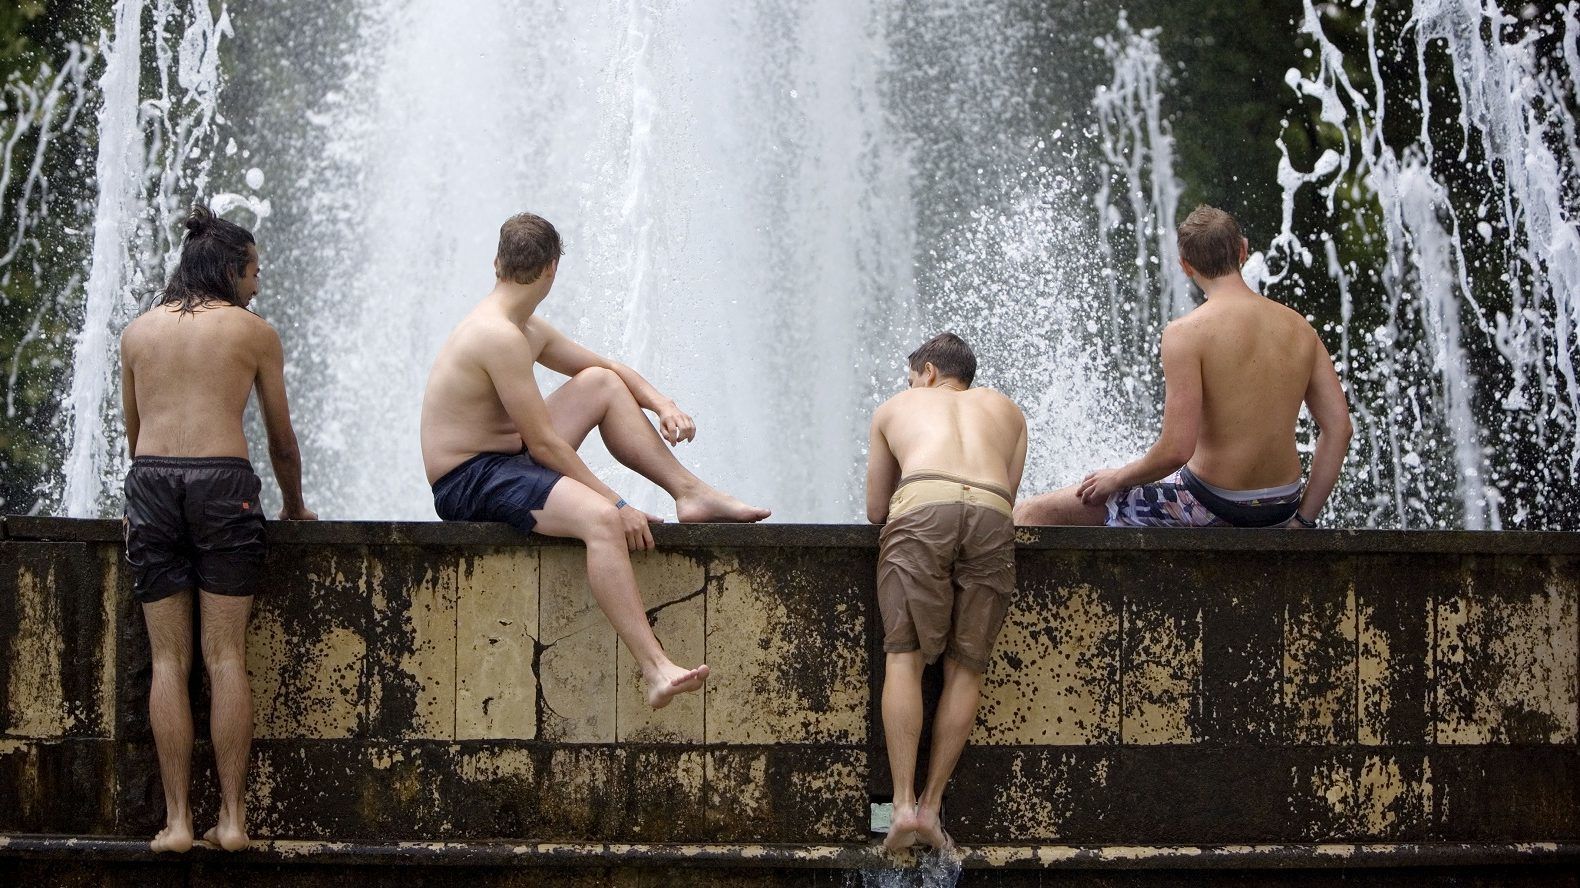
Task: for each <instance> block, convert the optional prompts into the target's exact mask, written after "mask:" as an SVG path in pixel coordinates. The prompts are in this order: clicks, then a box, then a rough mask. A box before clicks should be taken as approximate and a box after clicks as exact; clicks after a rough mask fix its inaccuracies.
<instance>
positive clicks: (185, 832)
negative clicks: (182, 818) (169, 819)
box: [148, 820, 192, 854]
mask: <svg viewBox="0 0 1580 888" xmlns="http://www.w3.org/2000/svg"><path fill="white" fill-rule="evenodd" d="M148 847H150V848H152V849H153V850H155V851H174V852H175V853H177V854H180V853H183V852H185V851H190V850H191V849H192V821H190V820H188V821H186V822H185V823H167V824H165V828H164V829H162V830H160V831H159V833H158V834H157V835H155V836H154V838H153V840H152V841H150V842H149V843H148Z"/></svg>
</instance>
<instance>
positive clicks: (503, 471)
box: [433, 450, 564, 533]
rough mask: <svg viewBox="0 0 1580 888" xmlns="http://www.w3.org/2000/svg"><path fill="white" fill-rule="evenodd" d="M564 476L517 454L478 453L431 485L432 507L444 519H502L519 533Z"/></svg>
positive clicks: (528, 526)
mask: <svg viewBox="0 0 1580 888" xmlns="http://www.w3.org/2000/svg"><path fill="white" fill-rule="evenodd" d="M562 477H564V476H563V475H561V474H560V473H559V472H556V471H554V470H553V469H550V468H546V467H544V466H540V465H538V464H537V463H536V462H533V460H532V457H531V456H529V455H528V454H527V452H526V451H525V450H522V451H521V452H520V453H479V454H478V455H476V456H474V457H472V458H471V459H469V460H467V461H466V462H464V463H461V464H460V465H458V466H456V467H455V468H453V469H451V470H450V471H448V472H446V473H445V475H444V477H443V478H440V479H439V480H438V481H435V482H433V509H434V511H435V512H438V513H439V517H440V518H442V519H444V520H445V521H503V522H505V523H506V524H509V525H510V526H511V527H514V528H515V529H517V530H519V531H521V532H522V533H531V532H532V529H533V528H534V527H536V526H537V523H538V521H537V519H536V518H533V517H532V513H533V511H534V510H536V509H541V508H543V504H544V503H546V502H548V499H549V491H551V490H553V489H554V485H555V483H556V482H558V481H559V480H560V478H562Z"/></svg>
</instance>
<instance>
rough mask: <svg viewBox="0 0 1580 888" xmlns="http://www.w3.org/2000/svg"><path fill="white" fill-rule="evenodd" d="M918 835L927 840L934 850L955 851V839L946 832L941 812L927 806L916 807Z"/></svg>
mask: <svg viewBox="0 0 1580 888" xmlns="http://www.w3.org/2000/svg"><path fill="white" fill-rule="evenodd" d="M916 837H917V838H919V839H921V840H922V841H924V842H926V843H927V844H928V845H929V846H931V847H932V849H933V850H934V851H953V850H954V847H955V840H954V839H952V838H950V837H949V833H947V832H944V823H943V819H942V818H941V817H940V816H939V812H937V811H932V810H929V809H927V808H923V807H918V808H917V809H916Z"/></svg>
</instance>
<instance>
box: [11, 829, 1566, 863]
mask: <svg viewBox="0 0 1580 888" xmlns="http://www.w3.org/2000/svg"><path fill="white" fill-rule="evenodd" d="M935 858H936V855H933V854H926V853H911V854H902V855H898V856H894V857H891V856H888V855H885V854H884V853H883V852H882V850H881V849H880V848H878V847H877V845H876V844H854V843H850V844H823V845H818V844H787V843H741V842H715V843H700V842H646V843H640V842H520V841H494V842H389V843H383V844H379V843H368V842H333V841H308V840H292V839H270V840H261V841H255V842H253V844H252V846H251V847H249V848H248V849H247V850H245V851H241V852H237V853H230V852H225V851H221V850H219V849H218V848H214V847H211V846H209V845H207V844H205V843H202V842H199V843H198V844H196V845H195V846H194V847H193V850H192V851H191V853H190V854H188V855H175V854H168V853H154V852H153V851H150V850H149V848H148V840H147V839H146V838H142V837H132V836H126V837H121V836H72V835H23V834H12V835H0V861H14V860H62V861H64V860H76V861H84V860H92V861H94V862H97V863H102V864H116V863H170V862H177V861H180V860H184V859H185V860H194V861H231V862H234V863H280V864H290V865H294V866H410V867H476V866H486V867H505V868H545V869H559V868H565V867H572V868H574V867H582V866H587V865H589V864H596V865H599V866H638V867H643V866H674V865H681V866H686V867H696V868H708V867H718V866H732V867H749V868H761V869H824V870H846V871H873V870H879V869H903V868H906V867H908V866H917V865H919V864H933V863H936V860H935ZM954 863H956V864H958V865H959V866H960V867H961V868H962V869H965V870H1000V871H1006V870H1065V871H1075V870H1104V871H1125V870H1173V871H1180V870H1198V871H1212V870H1354V869H1419V868H1433V867H1445V868H1461V867H1472V866H1502V867H1513V868H1519V867H1537V868H1539V867H1545V866H1558V865H1566V866H1572V867H1580V843H1577V842H1530V843H1467V842H1415V843H1405V842H1392V843H1389V842H1379V843H1368V844H1346V843H1291V844H1245V845H1051V844H1048V845H976V846H961V848H960V849H959V852H958V855H957V857H956V860H955V861H954ZM3 867H4V864H3V863H0V873H3V872H4V869H3Z"/></svg>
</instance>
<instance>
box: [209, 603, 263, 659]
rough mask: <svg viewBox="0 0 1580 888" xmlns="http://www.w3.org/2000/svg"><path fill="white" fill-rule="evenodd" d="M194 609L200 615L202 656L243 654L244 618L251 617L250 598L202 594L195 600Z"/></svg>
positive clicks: (244, 637)
mask: <svg viewBox="0 0 1580 888" xmlns="http://www.w3.org/2000/svg"><path fill="white" fill-rule="evenodd" d="M198 607H199V609H200V611H201V614H200V618H199V620H198V625H199V627H200V630H201V631H202V633H203V653H204V654H205V655H207V656H212V655H214V654H216V653H220V652H222V651H230V652H235V651H245V650H246V648H247V617H248V615H249V614H251V613H252V596H251V595H216V594H214V593H213V592H203V593H201V594H200V595H199V597H198Z"/></svg>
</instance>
